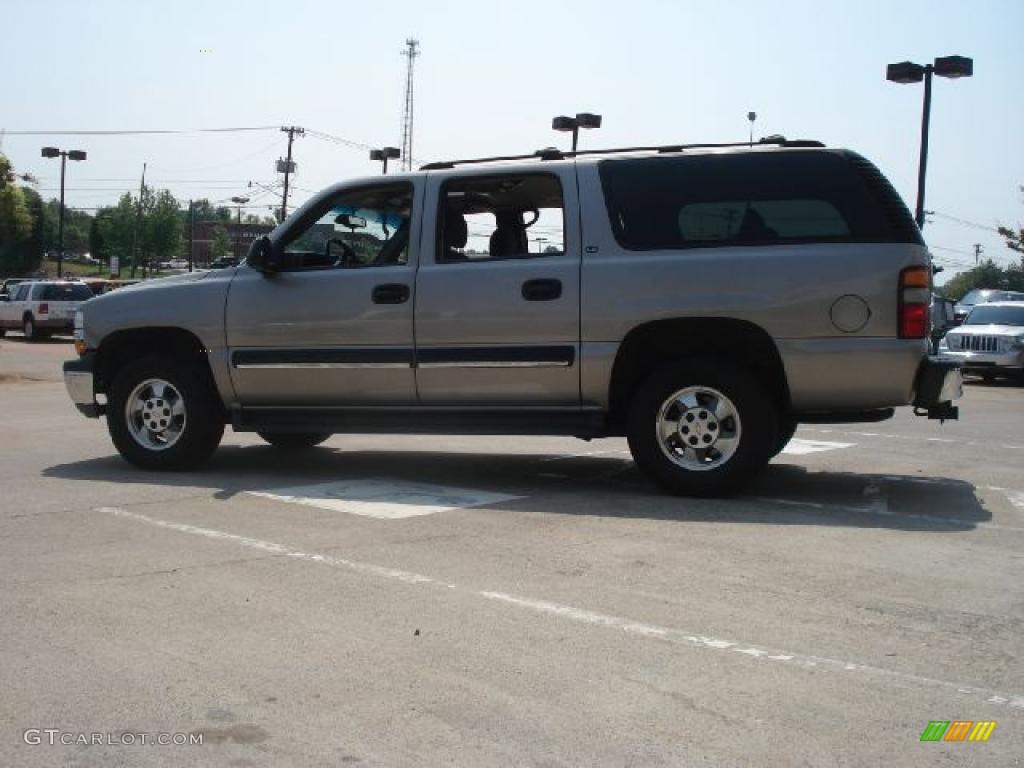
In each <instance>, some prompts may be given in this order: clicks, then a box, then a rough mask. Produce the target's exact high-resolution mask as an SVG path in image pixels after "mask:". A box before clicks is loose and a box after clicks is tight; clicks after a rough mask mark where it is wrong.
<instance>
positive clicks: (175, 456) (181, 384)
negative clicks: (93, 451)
mask: <svg viewBox="0 0 1024 768" xmlns="http://www.w3.org/2000/svg"><path fill="white" fill-rule="evenodd" d="M107 429H108V430H109V432H110V437H111V439H112V440H113V441H114V446H115V447H116V448H117V450H118V452H120V454H121V455H122V456H123V457H124V458H125V459H126V460H128V461H129V462H130V463H132V464H134V465H135V466H137V467H142V468H143V469H161V470H164V469H189V468H192V467H196V466H198V465H199V464H202V463H203V462H204V461H205V460H206V459H207V458H209V456H210V454H211V453H213V451H214V450H215V449H216V448H217V446H218V445H219V444H220V439H221V437H222V436H223V434H224V414H223V410H222V408H221V407H220V401H219V399H218V396H217V393H216V392H215V391H214V390H213V388H212V386H211V385H210V384H209V382H208V381H206V380H205V379H204V378H202V377H201V376H200V375H199V374H197V373H196V371H195V369H194V368H193V367H191V366H187V365H185V364H183V363H180V362H178V361H177V360H173V359H169V358H162V357H147V358H144V359H142V360H138V361H136V362H134V363H130V364H129V365H127V366H125V367H124V368H122V369H121V370H120V371H119V372H118V374H117V375H116V376H115V378H114V382H113V385H112V386H111V388H110V393H109V402H108V404H107Z"/></svg>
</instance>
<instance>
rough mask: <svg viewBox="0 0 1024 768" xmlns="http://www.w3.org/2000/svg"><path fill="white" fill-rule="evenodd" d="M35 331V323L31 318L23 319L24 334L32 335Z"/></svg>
mask: <svg viewBox="0 0 1024 768" xmlns="http://www.w3.org/2000/svg"><path fill="white" fill-rule="evenodd" d="M35 331H36V326H35V323H33V322H32V321H31V320H26V321H25V330H24V333H25V335H26V336H32V335H34V334H35Z"/></svg>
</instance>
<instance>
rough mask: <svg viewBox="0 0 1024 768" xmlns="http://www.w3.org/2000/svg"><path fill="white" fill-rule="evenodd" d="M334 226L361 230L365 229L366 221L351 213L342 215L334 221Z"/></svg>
mask: <svg viewBox="0 0 1024 768" xmlns="http://www.w3.org/2000/svg"><path fill="white" fill-rule="evenodd" d="M334 224H335V225H336V226H342V227H346V228H348V229H363V228H364V227H366V219H364V218H363V217H362V216H354V215H352V214H351V213H342V214H340V215H339V216H337V217H336V218H335V219H334Z"/></svg>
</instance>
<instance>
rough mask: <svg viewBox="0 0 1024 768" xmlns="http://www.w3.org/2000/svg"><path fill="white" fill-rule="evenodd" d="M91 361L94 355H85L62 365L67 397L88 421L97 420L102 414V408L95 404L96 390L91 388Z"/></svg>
mask: <svg viewBox="0 0 1024 768" xmlns="http://www.w3.org/2000/svg"><path fill="white" fill-rule="evenodd" d="M93 360H94V355H92V354H86V355H83V356H82V357H80V358H78V359H77V360H68V361H67V362H65V363H64V386H65V387H66V388H67V390H68V396H69V397H70V398H71V402H73V403H74V404H75V408H77V409H78V410H79V411H80V412H81V413H82V414H83V415H85V416H88V417H89V418H90V419H95V418H98V417H99V416H100V415H101V414H102V413H103V406H102V405H100V404H99V403H97V402H96V390H95V388H94V387H93V374H92V368H93Z"/></svg>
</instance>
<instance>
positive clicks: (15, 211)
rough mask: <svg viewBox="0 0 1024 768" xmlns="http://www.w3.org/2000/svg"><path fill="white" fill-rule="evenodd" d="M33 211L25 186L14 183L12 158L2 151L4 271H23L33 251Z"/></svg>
mask: <svg viewBox="0 0 1024 768" xmlns="http://www.w3.org/2000/svg"><path fill="white" fill-rule="evenodd" d="M31 238H32V214H31V212H30V211H29V207H28V205H27V203H26V200H25V194H24V190H22V189H20V188H19V187H16V186H14V175H13V171H12V169H11V163H10V161H9V160H8V159H7V158H6V157H5V156H4V155H0V273H2V274H13V275H20V274H23V273H24V272H25V271H26V270H27V269H28V268H29V265H28V257H29V253H30V251H31V246H30V241H31Z"/></svg>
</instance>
